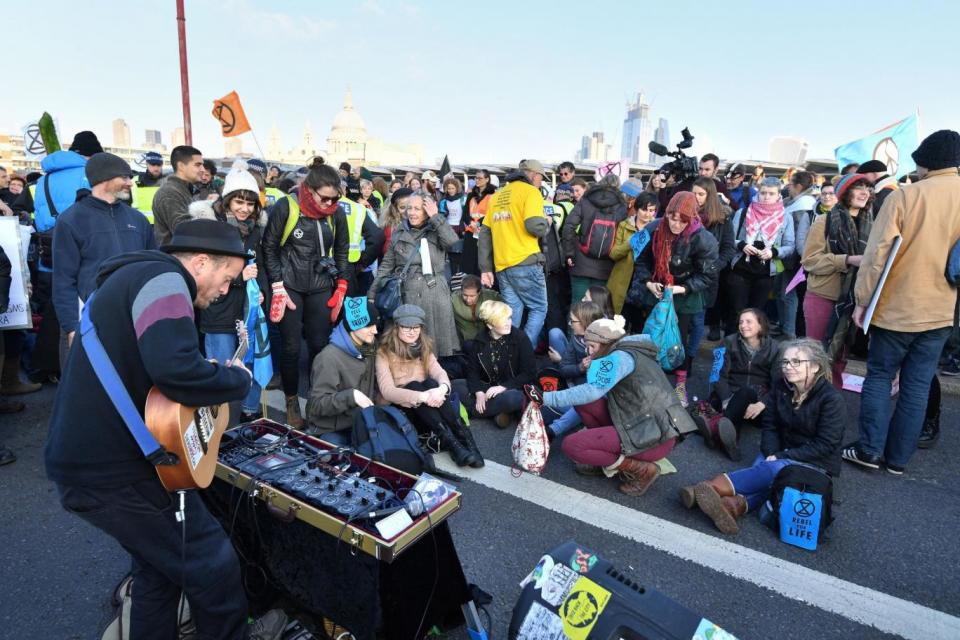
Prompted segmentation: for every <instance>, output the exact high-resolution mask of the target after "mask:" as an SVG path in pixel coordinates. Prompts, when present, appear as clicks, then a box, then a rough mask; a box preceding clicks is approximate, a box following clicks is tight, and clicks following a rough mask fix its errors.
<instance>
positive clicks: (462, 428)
mask: <svg viewBox="0 0 960 640" xmlns="http://www.w3.org/2000/svg"><path fill="white" fill-rule="evenodd" d="M452 431H453V435H454V437H455V438H456V439H457V440H459V441H460V442H461V443H462V444H463V446H464V447H466V449H467V451H469V452H470V454H471V455H472V456H473V458H474V460H473V461H472V462H470V463H469V464H470V466H471V467H474V468H476V469H479V468H480V467H482V466H483V454H481V453H480V448H479V447H477V441H476V440H474V439H473V431H471V430H470V427H468V426H467V425H465V424H463V422H461V421H460V420H457V423H456V424H455V425H454V426H453V429H452Z"/></svg>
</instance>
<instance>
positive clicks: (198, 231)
mask: <svg viewBox="0 0 960 640" xmlns="http://www.w3.org/2000/svg"><path fill="white" fill-rule="evenodd" d="M160 250H161V251H164V252H166V253H173V252H175V251H185V252H191V253H209V254H213V255H219V256H233V257H235V258H244V259H246V258H247V257H248V255H247V250H246V249H244V248H243V241H242V240H241V239H240V233H239V232H237V230H236V228H235V227H231V226H230V225H229V224H227V223H226V222H220V221H219V220H208V219H200V220H187V221H185V222H181V223H180V224H178V225H177V227H176V229H174V230H173V237H172V238H171V239H170V244H166V245H164V246H162V247H160Z"/></svg>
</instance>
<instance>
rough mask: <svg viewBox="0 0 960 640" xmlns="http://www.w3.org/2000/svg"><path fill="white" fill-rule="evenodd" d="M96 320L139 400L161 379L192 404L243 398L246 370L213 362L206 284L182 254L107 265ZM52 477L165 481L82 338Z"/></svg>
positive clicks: (171, 394)
mask: <svg viewBox="0 0 960 640" xmlns="http://www.w3.org/2000/svg"><path fill="white" fill-rule="evenodd" d="M97 284H98V289H97V291H96V293H95V296H94V299H93V302H92V303H91V304H92V307H91V309H90V317H91V320H92V321H93V324H94V326H96V328H97V334H98V336H99V337H100V341H101V342H102V343H103V346H104V349H105V350H106V352H107V355H108V356H109V357H110V359H111V361H112V362H113V364H114V366H115V367H116V369H117V373H118V374H119V375H120V379H121V380H123V382H124V384H125V386H126V388H127V391H128V392H129V394H130V397H131V398H132V400H133V403H134V405H135V406H137V407H141V408H142V407H143V406H144V405H145V404H146V398H147V393H148V392H149V391H150V388H151V387H153V386H154V385H156V386H157V387H158V388H159V389H160V391H161V392H163V394H164V395H166V396H167V397H168V398H170V399H171V400H173V401H175V402H180V403H183V404H186V405H188V406H206V405H213V404H219V403H222V402H228V401H233V400H240V399H242V398H243V397H244V396H245V395H246V393H247V390H248V389H249V388H250V377H249V376H248V375H247V373H245V372H244V371H241V370H239V369H231V368H227V367H223V366H221V365H217V364H213V363H211V362H207V361H206V360H205V359H204V358H203V356H202V354H201V353H200V349H199V344H198V340H197V330H196V327H195V325H194V311H193V300H194V298H195V297H196V284H195V283H194V280H193V277H192V276H191V275H190V274H189V273H188V272H187V271H186V269H184V268H183V266H182V265H181V263H180V261H179V260H177V259H176V258H174V257H172V256H169V255H167V254H164V253H161V252H159V251H138V252H134V253H128V254H124V255H122V256H118V257H116V258H113V259H111V260H109V261H107V262H105V263H104V265H103V267H102V269H101V271H100V274H99V275H98V276H97ZM45 456H46V467H47V474H48V475H49V477H50V478H51V479H52V480H54V481H55V482H57V483H59V484H64V485H77V486H90V487H120V486H124V485H128V484H130V483H132V482H138V481H141V480H149V479H156V472H155V470H154V469H153V467H152V465H150V464H149V463H148V462H147V461H146V460H145V459H144V457H143V454H142V452H141V451H140V449H139V448H138V447H137V444H136V442H135V441H134V439H133V436H132V435H130V433H129V431H128V429H127V427H126V425H125V424H124V422H123V420H122V419H121V418H120V415H119V414H118V413H117V412H116V410H115V409H114V408H113V404H112V403H111V401H110V399H109V398H108V397H107V394H106V392H105V391H104V389H103V387H102V385H101V384H100V381H99V379H98V378H97V377H96V374H95V373H94V371H93V369H92V368H91V365H90V361H89V360H88V358H87V354H86V351H85V350H84V349H83V346H82V344H81V342H80V340H79V339H78V340H76V341H74V343H73V348H72V349H71V350H70V355H69V356H68V358H67V362H66V366H65V368H64V371H63V375H62V379H61V381H60V389H59V391H58V393H57V396H56V399H55V401H54V406H53V412H52V414H51V418H50V435H49V437H48V438H47V446H46V454H45Z"/></svg>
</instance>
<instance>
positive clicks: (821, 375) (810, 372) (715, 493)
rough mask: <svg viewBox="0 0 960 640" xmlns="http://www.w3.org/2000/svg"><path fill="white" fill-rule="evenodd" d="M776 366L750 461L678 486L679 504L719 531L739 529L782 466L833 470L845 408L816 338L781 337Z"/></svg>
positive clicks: (837, 462)
mask: <svg viewBox="0 0 960 640" xmlns="http://www.w3.org/2000/svg"><path fill="white" fill-rule="evenodd" d="M781 354H782V355H781V357H780V363H779V364H780V371H781V373H782V374H783V379H782V380H780V379H776V377H775V379H774V383H773V388H772V389H771V390H770V392H769V393H767V394H766V395H765V396H764V399H763V404H764V406H765V408H764V410H763V413H761V414H760V416H761V420H762V427H761V429H762V431H761V434H760V455H758V456H757V457H756V459H755V460H754V461H753V466H752V467H749V468H746V469H740V470H739V471H733V472H731V473H721V474H720V475H718V476H715V477H714V478H712V479H711V480H707V481H705V482H701V483H699V484H697V485H691V486H686V487H684V488H683V489H681V490H680V497H681V499H682V500H683V504H684V505H685V506H686V507H687V508H688V509H691V508H693V507H694V506H697V507H699V508H700V510H701V511H702V512H703V513H705V514H706V515H707V517H709V518H710V519H711V520H712V521H713V523H714V524H715V525H716V527H717V529H719V530H720V531H721V532H722V533H726V534H734V533H737V532H738V531H739V530H740V527H739V525H738V524H737V520H738V519H739V518H740V517H741V516H743V515H744V514H745V513H747V512H748V511H753V510H754V509H756V508H757V507H759V506H760V505H762V504H763V503H764V502H765V501H766V500H767V498H768V496H769V495H770V487H771V486H772V485H773V480H774V478H775V477H776V476H777V473H779V472H780V470H781V469H783V468H784V467H786V466H788V465H791V464H803V465H807V466H809V467H813V468H815V469H819V470H821V471H824V472H826V473H827V474H829V475H831V476H836V475H837V474H838V473H839V472H840V449H841V440H842V439H843V430H844V425H845V423H846V419H847V409H846V405H845V404H844V401H843V397H842V396H841V395H840V392H839V391H837V390H836V389H835V388H834V387H833V385H832V384H831V373H830V358H829V357H828V356H827V353H826V352H825V351H824V350H823V345H821V344H820V343H819V342H817V341H816V340H811V339H809V338H803V339H800V340H791V341H789V342H785V343H783V347H782V351H781Z"/></svg>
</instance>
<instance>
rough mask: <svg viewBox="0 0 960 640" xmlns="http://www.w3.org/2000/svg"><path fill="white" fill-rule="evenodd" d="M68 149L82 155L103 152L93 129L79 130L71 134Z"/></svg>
mask: <svg viewBox="0 0 960 640" xmlns="http://www.w3.org/2000/svg"><path fill="white" fill-rule="evenodd" d="M70 151H76V152H77V153H79V154H80V155H82V156H86V157H88V158H89V157H90V156H92V155H94V154H96V153H103V147H101V146H100V141H99V140H97V135H96V134H95V133H94V132H93V131H81V132H79V133H78V134H77V135H75V136H73V143H71V144H70Z"/></svg>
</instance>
